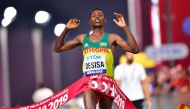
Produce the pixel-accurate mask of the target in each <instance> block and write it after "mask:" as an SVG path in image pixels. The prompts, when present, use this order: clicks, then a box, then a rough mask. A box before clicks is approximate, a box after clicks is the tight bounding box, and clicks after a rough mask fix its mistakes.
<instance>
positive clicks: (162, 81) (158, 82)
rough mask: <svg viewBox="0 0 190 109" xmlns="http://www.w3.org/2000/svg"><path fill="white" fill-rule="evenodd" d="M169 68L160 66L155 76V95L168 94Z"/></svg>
mask: <svg viewBox="0 0 190 109" xmlns="http://www.w3.org/2000/svg"><path fill="white" fill-rule="evenodd" d="M168 71H169V68H168V67H167V66H160V67H159V68H158V71H157V72H156V75H155V82H154V84H155V89H154V92H153V93H154V94H155V95H161V94H165V93H167V92H168V89H169V85H168V84H169V83H168V80H169V75H168Z"/></svg>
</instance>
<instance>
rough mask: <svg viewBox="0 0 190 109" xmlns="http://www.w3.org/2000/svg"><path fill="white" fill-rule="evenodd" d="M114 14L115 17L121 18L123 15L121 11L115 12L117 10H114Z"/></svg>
mask: <svg viewBox="0 0 190 109" xmlns="http://www.w3.org/2000/svg"><path fill="white" fill-rule="evenodd" d="M114 15H115V16H116V17H117V18H122V17H123V15H122V14H121V13H117V12H114Z"/></svg>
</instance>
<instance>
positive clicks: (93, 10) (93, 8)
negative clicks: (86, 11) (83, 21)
mask: <svg viewBox="0 0 190 109" xmlns="http://www.w3.org/2000/svg"><path fill="white" fill-rule="evenodd" d="M95 10H100V11H102V12H103V14H104V16H105V13H104V11H103V10H102V9H101V8H98V7H96V8H93V9H92V10H91V11H90V16H91V14H92V12H93V11H95Z"/></svg>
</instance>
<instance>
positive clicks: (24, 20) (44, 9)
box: [0, 0, 190, 109]
mask: <svg viewBox="0 0 190 109" xmlns="http://www.w3.org/2000/svg"><path fill="white" fill-rule="evenodd" d="M189 4H190V1H189V0H180V1H179V0H101V1H97V0H96V1H95V0H54V1H51V0H45V1H44V0H42V1H39V0H0V21H1V25H0V107H3V106H5V107H7V106H8V107H9V106H22V105H29V104H32V103H33V101H32V95H33V93H34V91H35V90H36V89H37V88H38V86H39V85H40V84H41V83H43V84H45V85H46V86H47V87H49V88H51V89H52V90H53V92H54V93H56V92H58V91H60V90H62V89H64V88H66V87H67V86H69V85H70V84H72V83H73V82H74V81H76V80H78V79H79V78H81V77H82V76H83V75H82V72H81V71H82V69H81V67H82V52H81V47H78V48H75V49H73V50H71V51H68V52H65V53H62V54H57V53H54V52H53V49H52V48H53V45H54V43H55V41H56V39H57V36H58V35H59V34H60V33H61V32H62V30H63V29H64V24H65V23H67V21H68V20H69V19H70V18H78V19H80V20H81V24H80V26H79V27H78V28H77V29H75V30H72V31H70V33H69V35H68V36H67V38H66V40H70V39H72V38H74V37H75V36H76V35H78V34H80V33H87V34H88V33H90V31H91V28H90V25H89V24H88V18H89V11H90V10H91V9H93V8H95V7H99V8H101V9H103V10H104V12H105V15H106V17H107V20H108V22H107V23H106V25H105V31H106V32H110V33H112V32H115V33H118V34H119V35H120V36H121V37H122V38H124V39H126V36H125V34H124V32H123V31H122V29H120V28H119V27H117V26H116V25H115V24H114V22H113V21H112V19H113V18H115V17H114V15H113V13H114V12H121V13H122V14H123V15H124V17H125V19H126V21H127V23H128V25H129V27H130V29H131V31H132V33H133V35H134V36H135V39H136V40H137V43H138V45H139V47H140V50H141V53H139V54H138V55H136V58H135V60H136V61H138V62H139V63H141V64H142V65H143V66H144V67H145V68H146V70H147V75H148V77H149V81H150V90H151V93H152V96H153V101H154V105H153V107H154V109H174V108H176V107H177V106H178V105H179V104H181V103H185V104H189V105H190V93H189V89H190V83H189V79H190V55H189V47H190V7H189ZM126 40H127V39H126ZM123 53H124V52H123V51H122V50H121V49H119V48H117V49H116V50H115V54H114V56H115V63H114V64H115V65H118V64H120V63H122V62H124V61H125V59H124V58H123V57H122V55H123ZM79 97H80V96H79ZM76 100H79V101H80V102H82V101H81V99H80V98H76V99H74V100H73V101H71V102H70V103H68V106H66V108H65V109H70V108H72V109H73V108H74V109H75V108H76V109H79V107H80V106H79V105H80V103H78V101H76ZM77 103H78V104H77ZM172 104H173V105H172Z"/></svg>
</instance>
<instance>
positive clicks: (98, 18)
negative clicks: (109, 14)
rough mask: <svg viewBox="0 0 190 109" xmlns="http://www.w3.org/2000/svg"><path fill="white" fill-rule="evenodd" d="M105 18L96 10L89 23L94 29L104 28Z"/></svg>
mask: <svg viewBox="0 0 190 109" xmlns="http://www.w3.org/2000/svg"><path fill="white" fill-rule="evenodd" d="M105 21H106V20H105V16H104V13H103V12H102V11H101V10H94V11H93V12H92V13H91V15H90V19H89V23H90V24H91V25H92V27H103V26H104V23H105Z"/></svg>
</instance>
